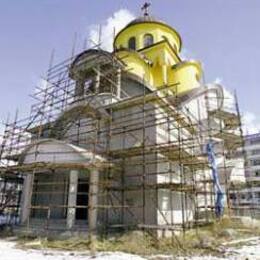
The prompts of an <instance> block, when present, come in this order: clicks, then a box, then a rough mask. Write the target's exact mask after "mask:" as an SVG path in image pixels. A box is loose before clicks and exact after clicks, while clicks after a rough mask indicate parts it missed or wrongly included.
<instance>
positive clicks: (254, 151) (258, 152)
mask: <svg viewBox="0 0 260 260" xmlns="http://www.w3.org/2000/svg"><path fill="white" fill-rule="evenodd" d="M251 154H252V155H255V154H260V149H255V150H252V153H251Z"/></svg>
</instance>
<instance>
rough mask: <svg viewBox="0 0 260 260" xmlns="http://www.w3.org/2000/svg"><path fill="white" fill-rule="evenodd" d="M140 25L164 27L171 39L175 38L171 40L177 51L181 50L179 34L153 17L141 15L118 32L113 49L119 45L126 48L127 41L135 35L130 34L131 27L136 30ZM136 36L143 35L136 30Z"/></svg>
mask: <svg viewBox="0 0 260 260" xmlns="http://www.w3.org/2000/svg"><path fill="white" fill-rule="evenodd" d="M142 24H143V26H145V24H149V25H154V28H156V25H158V27H161V28H162V27H164V28H165V30H168V32H169V33H170V34H172V35H174V36H173V38H175V40H173V41H175V43H176V45H177V46H178V51H180V50H181V46H182V41H181V37H180V35H179V33H178V32H177V31H176V30H175V29H174V28H173V27H171V26H170V25H168V24H167V23H165V22H163V21H161V20H159V19H157V18H155V17H154V16H150V15H143V16H140V17H138V18H136V19H134V20H132V21H131V22H130V23H128V24H127V25H126V26H125V27H124V28H123V29H122V30H121V31H119V33H118V34H117V35H116V37H115V39H114V49H116V47H118V46H120V45H122V46H124V47H125V48H127V41H128V40H129V38H131V37H135V35H134V34H133V33H132V32H131V28H132V27H135V28H137V27H139V26H140V28H141V26H142ZM150 29H151V28H150ZM162 30H163V29H162ZM129 32H131V33H130V34H129V35H128V33H129ZM131 34H132V35H131ZM138 34H140V35H141V34H143V33H142V31H140V30H139V31H138V29H136V36H138ZM122 35H123V36H122ZM119 38H120V40H118V39H119ZM167 38H168V37H167Z"/></svg>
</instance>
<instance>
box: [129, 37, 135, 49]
mask: <svg viewBox="0 0 260 260" xmlns="http://www.w3.org/2000/svg"><path fill="white" fill-rule="evenodd" d="M128 49H130V50H136V40H135V37H131V38H130V39H129V41H128Z"/></svg>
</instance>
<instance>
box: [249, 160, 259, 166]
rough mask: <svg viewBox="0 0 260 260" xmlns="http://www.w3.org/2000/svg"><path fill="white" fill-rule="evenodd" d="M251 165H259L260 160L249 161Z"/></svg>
mask: <svg viewBox="0 0 260 260" xmlns="http://www.w3.org/2000/svg"><path fill="white" fill-rule="evenodd" d="M251 165H253V166H256V165H260V159H255V160H251Z"/></svg>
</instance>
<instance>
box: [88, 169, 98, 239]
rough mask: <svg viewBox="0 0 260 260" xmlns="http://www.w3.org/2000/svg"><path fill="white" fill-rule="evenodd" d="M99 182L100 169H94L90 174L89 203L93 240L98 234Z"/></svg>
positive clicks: (89, 219)
mask: <svg viewBox="0 0 260 260" xmlns="http://www.w3.org/2000/svg"><path fill="white" fill-rule="evenodd" d="M98 182H99V171H98V170H97V169H92V170H91V171H90V176H89V205H88V226H89V239H90V241H93V240H95V239H96V234H97V214H98V208H97V205H98Z"/></svg>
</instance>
